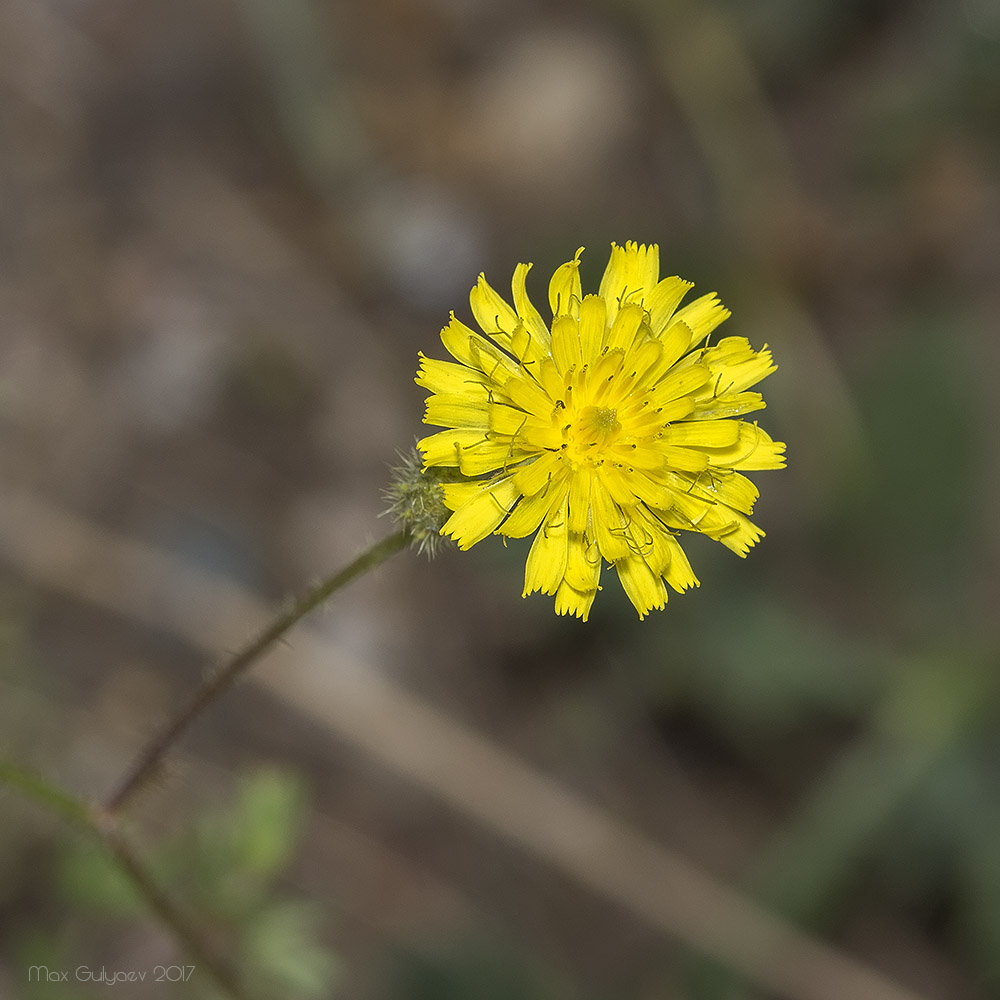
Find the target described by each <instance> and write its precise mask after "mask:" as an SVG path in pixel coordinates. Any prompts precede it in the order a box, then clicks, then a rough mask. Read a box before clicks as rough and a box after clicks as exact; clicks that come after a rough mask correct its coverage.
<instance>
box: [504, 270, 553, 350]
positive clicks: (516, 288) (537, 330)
mask: <svg viewBox="0 0 1000 1000" xmlns="http://www.w3.org/2000/svg"><path fill="white" fill-rule="evenodd" d="M530 270H531V265H530V264H518V265H517V267H516V268H514V277H513V279H512V280H511V292H512V293H513V296H514V308H515V309H516V310H517V314H518V316H520V317H521V320H522V322H523V323H524V325H525V327H526V328H527V330H528V332H529V333H530V334H531V336H532V338H533V339H535V340H537V341H538V342H539V343H541V344H542V345H545V346H547V345H548V343H549V328H548V327H547V326H546V325H545V321H544V320H543V319H542V316H541V313H539V311H538V310H537V309H536V308H535V306H534V304H533V303H532V301H531V299H530V298H528V292H527V289H526V288H525V280H526V279H527V277H528V272H529V271H530Z"/></svg>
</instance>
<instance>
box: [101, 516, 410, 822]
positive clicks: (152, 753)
mask: <svg viewBox="0 0 1000 1000" xmlns="http://www.w3.org/2000/svg"><path fill="white" fill-rule="evenodd" d="M409 539H410V533H409V531H408V530H407V529H405V528H401V529H400V530H399V531H397V532H395V533H394V534H392V535H389V536H388V537H386V538H383V539H382V541H380V542H376V543H375V544H374V545H372V546H371V548H369V549H367V550H366V551H364V552H362V553H361V555H359V556H358V557H357V558H356V559H355V560H354V561H353V562H351V563H349V564H348V565H347V566H345V567H344V568H343V569H341V570H338V571H337V572H336V573H334V574H333V575H332V576H329V577H327V578H326V579H325V580H322V581H320V582H319V583H318V584H316V585H315V586H314V587H312V588H310V589H309V590H307V591H306V592H305V593H303V594H302V595H301V596H299V597H298V598H296V599H295V600H294V601H293V602H292V603H291V605H290V606H289V607H288V608H287V609H286V610H285V611H283V612H281V613H280V614H279V615H278V616H277V617H276V618H274V620H273V621H271V623H270V624H268V625H266V626H265V627H264V628H263V629H262V630H261V631H260V632H258V633H257V634H256V635H255V636H254V637H253V638H251V639H250V640H249V641H248V642H247V643H246V644H245V645H244V646H243V647H242V649H240V650H238V651H237V652H236V653H235V654H234V655H233V656H231V657H230V658H229V659H228V660H226V661H225V662H224V663H222V664H221V665H220V666H219V667H218V669H216V670H215V671H213V672H212V673H211V674H209V675H208V676H207V677H206V678H205V680H204V681H203V682H202V684H201V686H200V687H199V688H198V689H197V690H196V691H195V692H194V694H193V696H192V697H191V698H190V700H189V701H188V702H187V703H186V704H185V705H184V706H183V707H182V708H181V709H180V710H179V711H178V712H177V713H176V715H174V716H173V718H172V719H170V720H169V722H168V723H167V725H166V726H165V727H164V728H163V729H162V730H161V731H160V732H159V733H157V734H156V735H155V736H154V737H153V739H152V740H150V742H149V743H148V744H147V745H146V747H145V749H144V750H143V751H142V752H141V753H140V755H139V757H138V759H137V761H136V763H135V765H134V766H133V767H132V768H131V770H129V771H128V773H127V774H126V775H125V778H124V779H123V780H122V782H121V784H120V785H119V786H118V788H117V789H116V791H115V792H114V793H113V794H112V795H111V796H110V797H109V798H108V800H107V802H106V803H105V806H104V808H105V811H106V812H107V813H108V814H109V815H111V816H114V815H115V814H117V813H118V812H120V811H121V809H122V808H123V807H124V806H125V804H126V803H127V802H128V801H129V800H130V799H131V798H132V796H133V795H135V793H136V792H138V791H139V790H140V789H141V788H142V787H143V786H144V785H145V784H146V782H147V780H148V779H149V777H150V776H151V775H152V774H153V773H154V772H155V771H156V769H157V767H158V766H159V765H160V763H161V761H162V760H163V758H164V757H165V756H166V754H167V753H168V751H169V750H170V748H171V747H172V746H173V745H174V744H175V743H176V742H177V740H178V739H179V738H180V737H181V736H182V735H183V733H184V732H185V731H186V730H187V729H188V727H189V726H190V725H191V723H192V722H194V720H195V719H197V718H198V716H200V715H201V714H202V712H204V711H205V709H206V708H208V706H209V705H211V704H212V702H214V701H215V699H216V698H218V697H219V695H221V694H222V693H223V692H225V691H227V690H228V689H229V688H230V687H231V686H232V685H233V683H234V682H235V681H236V680H237V679H238V678H239V677H240V676H241V675H242V674H243V673H245V672H246V671H247V670H248V669H249V668H250V667H251V666H253V664H254V663H256V662H257V660H259V659H260V658H261V657H262V656H263V655H264V654H265V653H267V652H268V650H270V649H271V648H272V647H273V646H274V645H275V644H276V643H277V642H279V641H280V640H281V639H282V638H283V637H284V636H285V634H286V633H287V632H288V631H289V630H290V629H291V628H292V627H293V626H294V625H296V624H297V623H298V622H299V621H301V620H302V619H303V618H304V617H305V616H306V615H307V614H309V612H310V611H313V610H314V609H315V608H317V607H319V605H320V604H322V603H323V602H324V601H325V600H326V599H327V598H328V597H330V596H331V595H332V594H333V593H335V592H336V591H337V590H339V589H340V588H341V587H343V586H345V585H346V584H348V583H350V582H351V581H352V580H354V579H356V578H357V577H359V576H361V575H362V574H364V573H366V572H368V570H370V569H374V568H375V567H376V566H378V565H379V564H380V563H382V562H384V561H385V560H386V559H388V558H389V556H391V555H393V554H394V553H396V552H398V551H399V550H400V549H402V548H403V547H404V546H405V545H406V544H407V542H408V541H409Z"/></svg>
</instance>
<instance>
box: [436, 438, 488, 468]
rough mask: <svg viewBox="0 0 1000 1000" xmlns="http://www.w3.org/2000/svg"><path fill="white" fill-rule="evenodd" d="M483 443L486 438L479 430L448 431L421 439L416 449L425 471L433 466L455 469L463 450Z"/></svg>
mask: <svg viewBox="0 0 1000 1000" xmlns="http://www.w3.org/2000/svg"><path fill="white" fill-rule="evenodd" d="M484 441H486V436H485V435H484V434H483V432H482V431H479V430H448V431H439V432H438V433H437V434H431V435H429V436H428V437H425V438H423V439H422V440H420V441H418V442H417V447H418V448H419V449H420V450H421V451H422V452H423V453H424V468H425V469H429V468H430V467H431V466H435V465H454V466H456V467H457V466H458V465H459V462H460V460H461V459H460V456H461V453H462V451H463V449H465V448H469V447H471V446H472V445H476V444H480V443H482V442H484ZM494 468H495V466H494Z"/></svg>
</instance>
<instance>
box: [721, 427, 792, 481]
mask: <svg viewBox="0 0 1000 1000" xmlns="http://www.w3.org/2000/svg"><path fill="white" fill-rule="evenodd" d="M734 423H735V424H736V425H737V427H738V428H739V437H738V438H737V441H736V443H735V444H733V445H731V446H729V447H727V448H718V449H712V450H710V451H707V452H706V454H707V455H708V460H709V462H710V463H711V464H712V465H718V466H726V467H728V468H730V469H744V470H746V471H747V472H752V471H754V470H755V469H783V468H784V467H785V443H784V442H783V441H772V440H771V436H770V435H769V434H768V433H767V431H765V430H764V429H763V428H761V427H758V426H757V425H756V424H751V423H747V422H746V421H744V420H737V421H734Z"/></svg>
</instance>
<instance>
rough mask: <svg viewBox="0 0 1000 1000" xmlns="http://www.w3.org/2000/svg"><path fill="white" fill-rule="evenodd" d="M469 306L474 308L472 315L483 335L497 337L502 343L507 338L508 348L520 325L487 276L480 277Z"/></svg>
mask: <svg viewBox="0 0 1000 1000" xmlns="http://www.w3.org/2000/svg"><path fill="white" fill-rule="evenodd" d="M469 305H470V306H472V315H473V316H475V317H476V322H477V323H478V324H479V326H480V329H481V330H482V331H483V333H488V334H489V335H490V336H491V337H497V338H498V339H500V340H501V342H502V341H503V339H504V337H506V343H504V346H505V347H506V346H507V345H508V344H509V343H510V335H511V334H512V333H513V332H514V328H515V327H516V326H517V324H518V319H517V313H515V312H514V310H513V309H511V307H510V305H509V304H508V303H507V300H506V299H505V298H504V297H503V296H502V295H500V293H499V292H497V291H496V290H495V289H494V288H493V287H492V286H491V285H490V283H489V282H488V281H487V280H486V275H485V274H480V275H479V280H478V281H477V283H476V285H475V287H474V288H473V289H472V291H471V292H469Z"/></svg>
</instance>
